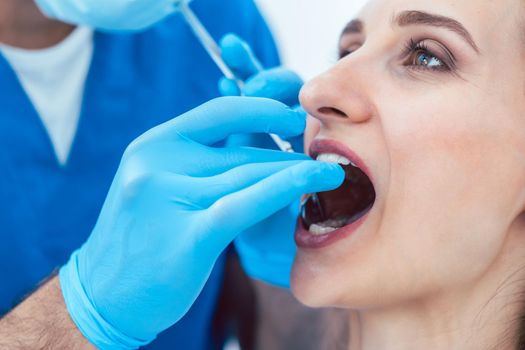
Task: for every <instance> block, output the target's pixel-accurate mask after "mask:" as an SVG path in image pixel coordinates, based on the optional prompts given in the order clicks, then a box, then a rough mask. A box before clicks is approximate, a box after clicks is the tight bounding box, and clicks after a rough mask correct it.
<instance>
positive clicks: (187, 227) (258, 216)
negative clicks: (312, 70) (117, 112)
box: [60, 97, 344, 349]
mask: <svg viewBox="0 0 525 350" xmlns="http://www.w3.org/2000/svg"><path fill="white" fill-rule="evenodd" d="M304 126H305V120H304V117H303V115H302V114H300V113H297V112H295V111H292V110H290V109H289V108H288V107H287V106H285V105H284V104H281V103H280V102H277V101H273V100H269V99H261V98H246V97H245V98H240V97H223V98H219V99H216V100H213V101H211V102H208V103H206V104H204V105H202V106H200V107H198V108H196V109H194V110H192V111H190V112H188V113H186V114H184V115H182V116H180V117H178V118H175V119H173V120H171V121H169V122H167V123H165V124H162V125H160V126H158V127H156V128H153V129H151V130H150V131H148V132H146V133H145V134H143V135H142V136H140V137H139V138H138V139H137V140H135V141H133V142H132V144H131V145H130V146H129V147H128V148H127V149H126V152H125V153H124V156H123V158H122V161H121V164H120V166H119V169H118V171H117V173H116V175H115V178H114V180H113V183H112V185H111V188H110V191H109V193H108V196H107V198H106V201H105V203H104V206H103V208H102V211H101V214H100V216H99V219H98V221H97V224H96V226H95V228H94V230H93V232H92V234H91V236H90V237H89V239H88V240H87V242H86V243H85V244H84V245H83V246H82V247H81V248H80V249H79V250H77V251H75V252H74V253H73V254H72V256H71V258H70V260H69V262H68V263H67V264H66V265H65V266H64V267H62V268H61V270H60V284H61V287H62V292H63V295H64V300H65V303H66V305H67V308H68V310H69V313H70V315H71V317H72V319H73V320H74V322H75V323H76V325H77V326H78V328H79V329H80V331H81V332H82V333H83V334H84V336H85V337H86V338H87V339H88V340H90V341H91V342H92V343H93V344H94V345H96V346H97V347H99V348H102V349H132V348H136V347H138V346H141V345H144V344H147V343H149V342H150V341H152V340H153V339H154V338H155V336H156V335H157V334H158V333H159V332H161V331H163V330H164V329H166V328H168V327H170V326H171V325H173V324H174V323H175V322H177V321H178V320H179V319H180V318H181V317H182V316H183V315H184V314H185V313H186V312H187V310H188V309H189V308H190V306H191V305H192V303H193V302H194V301H195V299H196V298H197V296H198V295H199V293H200V291H201V289H202V288H203V286H204V284H205V282H206V280H207V279H208V277H209V275H210V272H211V270H212V268H213V265H214V263H215V261H216V259H217V258H218V256H219V255H220V254H221V252H222V251H223V250H224V248H225V247H226V246H228V244H230V243H231V241H232V240H233V239H234V238H235V236H237V234H238V233H239V232H242V231H244V230H246V229H247V228H248V227H250V226H252V225H254V224H255V223H257V222H259V221H261V220H264V219H265V218H267V217H268V216H270V215H272V214H273V213H275V212H276V211H278V210H280V209H282V208H283V207H286V206H287V205H288V204H289V203H290V202H292V201H294V200H296V199H297V198H298V197H299V196H301V195H302V194H303V193H309V192H316V191H324V190H330V189H333V188H336V187H337V186H339V185H340V183H342V181H343V178H344V172H343V170H342V168H340V167H339V166H338V165H335V164H328V163H321V162H317V161H313V160H311V159H309V158H308V157H306V156H304V155H300V154H290V153H284V152H277V151H271V150H263V149H256V148H246V147H245V148H239V147H236V148H230V147H226V148H213V147H211V146H210V145H213V144H215V143H216V142H218V141H220V140H222V139H225V138H226V137H228V136H229V135H230V134H232V133H239V132H278V133H281V134H283V135H295V134H299V133H301V132H302V130H303V129H304Z"/></svg>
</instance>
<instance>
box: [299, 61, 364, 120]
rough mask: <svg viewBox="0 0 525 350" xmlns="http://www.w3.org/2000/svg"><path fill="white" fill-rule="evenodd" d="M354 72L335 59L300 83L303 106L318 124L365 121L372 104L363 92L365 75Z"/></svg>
mask: <svg viewBox="0 0 525 350" xmlns="http://www.w3.org/2000/svg"><path fill="white" fill-rule="evenodd" d="M358 75H359V74H356V73H355V72H352V68H350V67H348V65H347V66H345V65H344V63H343V62H339V63H338V64H337V65H335V66H334V67H332V69H330V70H329V71H327V72H325V73H323V74H321V75H319V76H317V77H316V78H314V79H313V80H311V81H309V82H308V83H306V84H305V85H304V87H303V89H302V90H301V94H300V101H301V104H302V106H303V108H304V109H305V110H306V112H307V113H308V114H310V115H311V116H312V117H314V118H317V119H319V120H320V121H321V123H322V124H327V123H340V122H349V123H363V122H366V121H367V120H369V119H370V117H371V116H372V111H373V108H372V104H371V102H370V100H369V96H368V94H367V93H366V85H365V83H366V80H365V77H358ZM361 75H363V74H361Z"/></svg>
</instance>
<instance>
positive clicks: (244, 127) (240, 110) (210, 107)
mask: <svg viewBox="0 0 525 350" xmlns="http://www.w3.org/2000/svg"><path fill="white" fill-rule="evenodd" d="M305 124H306V119H305V116H304V114H302V113H298V112H296V111H293V110H292V109H290V108H289V107H287V106H286V105H285V104H283V103H280V102H278V101H275V100H270V99H264V98H256V97H220V98H216V99H214V100H211V101H209V102H207V103H205V104H203V105H201V106H199V107H197V108H195V109H193V110H192V111H190V112H188V113H186V114H184V115H182V116H180V117H178V118H175V119H172V120H170V121H168V122H166V123H164V124H162V125H160V126H158V127H156V128H153V129H151V130H150V131H148V132H147V133H146V134H144V135H143V136H141V139H142V140H143V141H144V140H151V141H152V142H155V141H163V140H164V139H166V140H170V139H171V140H172V139H177V138H178V139H190V140H193V141H195V142H198V143H201V144H204V145H213V144H215V143H217V142H219V141H222V140H224V139H225V138H227V137H228V136H230V135H233V134H242V133H276V134H279V135H283V136H284V137H288V136H294V135H300V134H301V133H302V132H303V130H304V127H305Z"/></svg>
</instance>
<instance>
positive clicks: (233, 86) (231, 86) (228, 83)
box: [219, 77, 241, 96]
mask: <svg viewBox="0 0 525 350" xmlns="http://www.w3.org/2000/svg"><path fill="white" fill-rule="evenodd" d="M219 92H220V93H221V95H222V96H240V95H241V90H240V89H239V86H238V85H237V83H236V82H235V81H233V80H231V79H228V78H226V77H222V78H221V79H220V80H219Z"/></svg>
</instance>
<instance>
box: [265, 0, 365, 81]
mask: <svg viewBox="0 0 525 350" xmlns="http://www.w3.org/2000/svg"><path fill="white" fill-rule="evenodd" d="M366 1H367V0H256V3H257V4H258V5H259V8H260V9H261V11H262V12H263V14H264V16H265V17H266V20H267V21H268V24H269V25H270V27H271V29H272V31H273V33H274V35H275V38H276V40H277V44H278V45H279V49H280V52H281V57H282V59H283V62H284V64H285V65H286V66H287V67H289V68H292V69H294V70H295V71H296V72H298V73H299V74H300V75H301V76H302V77H303V78H304V79H305V80H307V79H310V78H312V77H314V76H315V75H317V74H319V73H321V72H323V71H324V70H326V69H327V68H328V67H330V66H331V65H332V64H333V63H334V62H335V61H336V60H337V41H338V38H339V34H340V33H341V30H342V29H343V28H344V26H345V24H346V23H348V21H350V20H351V19H352V18H353V17H354V16H355V15H356V14H357V12H358V11H359V9H360V8H361V7H362V6H363V5H364V4H365V2H366Z"/></svg>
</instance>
